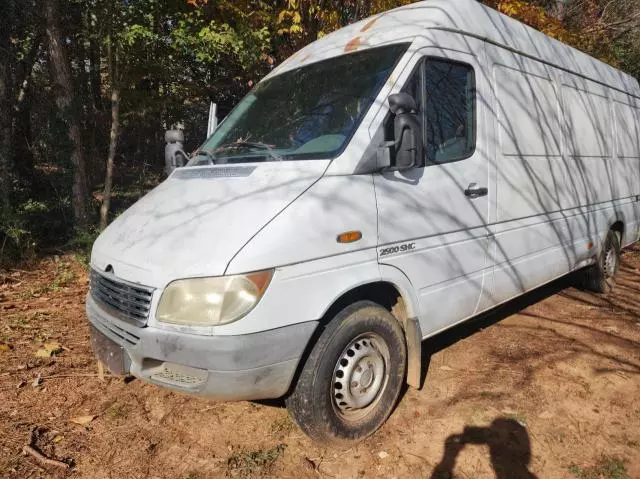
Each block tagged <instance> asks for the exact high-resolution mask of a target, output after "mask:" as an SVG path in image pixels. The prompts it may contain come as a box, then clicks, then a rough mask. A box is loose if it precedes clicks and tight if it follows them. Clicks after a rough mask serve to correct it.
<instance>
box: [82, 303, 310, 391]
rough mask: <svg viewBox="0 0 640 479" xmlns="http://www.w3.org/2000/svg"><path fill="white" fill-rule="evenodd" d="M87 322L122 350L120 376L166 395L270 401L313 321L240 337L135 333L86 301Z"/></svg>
mask: <svg viewBox="0 0 640 479" xmlns="http://www.w3.org/2000/svg"><path fill="white" fill-rule="evenodd" d="M86 308H87V317H88V319H89V322H90V324H91V325H92V326H93V328H95V330H97V333H96V332H95V331H93V332H92V334H94V335H95V334H102V335H104V336H106V337H107V338H108V339H109V340H111V341H113V342H114V343H116V344H117V345H118V346H119V347H121V348H122V350H123V353H124V358H123V365H124V372H127V373H130V374H132V375H133V376H135V377H137V378H140V379H142V380H145V381H148V382H150V383H154V384H157V385H160V386H164V387H168V388H170V389H174V390H178V391H184V392H189V393H195V394H200V395H205V396H209V397H212V398H214V399H220V400H247V399H271V398H277V397H280V396H282V395H283V394H285V393H286V392H287V390H288V389H289V386H290V385H291V380H292V379H293V375H294V374H295V371H296V368H297V366H298V363H299V361H300V358H301V356H302V354H303V352H304V350H305V348H306V347H307V344H308V342H309V340H310V339H311V336H312V334H313V332H314V331H315V329H316V326H317V324H318V323H317V321H309V322H305V323H299V324H294V325H291V326H286V327H282V328H278V329H272V330H269V331H263V332H260V333H254V334H245V335H239V336H200V335H191V334H184V333H179V332H174V331H165V330H163V329H158V328H153V327H144V328H140V327H136V326H133V325H131V324H129V323H126V322H124V321H121V320H119V319H117V318H114V317H113V316H111V315H110V314H109V313H108V312H106V311H105V310H103V309H102V308H101V307H100V306H99V305H98V304H97V303H96V302H95V301H94V300H93V298H92V297H91V296H90V295H89V296H87V304H86Z"/></svg>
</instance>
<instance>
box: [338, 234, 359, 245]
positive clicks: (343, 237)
mask: <svg viewBox="0 0 640 479" xmlns="http://www.w3.org/2000/svg"><path fill="white" fill-rule="evenodd" d="M360 239H362V232H360V231H345V232H344V233H340V234H339V235H338V238H337V240H336V241H338V243H354V242H356V241H358V240H360Z"/></svg>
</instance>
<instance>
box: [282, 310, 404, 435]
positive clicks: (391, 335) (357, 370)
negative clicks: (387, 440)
mask: <svg viewBox="0 0 640 479" xmlns="http://www.w3.org/2000/svg"><path fill="white" fill-rule="evenodd" d="M406 362H407V350H406V344H405V339H404V334H403V332H402V328H401V327H400V325H399V324H398V322H397V321H396V319H395V318H394V317H393V316H392V315H391V314H390V313H389V312H388V311H387V310H386V309H384V308H382V307H380V306H378V305H377V304H375V303H372V302H369V301H359V302H357V303H354V304H353V305H351V306H348V307H347V308H345V309H344V310H342V311H341V312H340V313H338V314H337V315H336V317H335V318H333V320H331V322H329V324H328V325H327V326H326V328H325V330H324V331H323V333H322V334H321V335H320V338H319V339H318V342H317V343H316V344H315V345H314V347H313V349H312V351H311V354H310V355H309V358H308V359H307V361H306V362H305V364H304V366H303V369H302V372H301V374H300V377H299V378H298V381H297V383H296V385H295V387H294V390H293V393H292V394H291V395H290V396H289V397H288V398H287V399H286V404H287V408H288V410H289V413H290V414H291V416H292V417H293V419H294V421H295V422H296V423H297V424H298V425H299V426H300V428H301V429H302V430H303V431H304V432H305V433H306V434H307V435H309V436H310V437H311V438H312V439H314V440H316V441H318V442H323V443H335V442H346V441H355V440H359V439H362V438H364V437H366V436H368V435H370V434H372V433H373V432H375V431H376V430H377V429H378V428H379V427H380V426H381V425H382V424H383V423H384V422H385V421H386V419H387V418H388V417H389V415H390V414H391V411H392V410H393V408H394V406H395V404H396V402H397V400H398V396H399V395H400V390H401V388H402V385H403V384H404V377H405V372H406Z"/></svg>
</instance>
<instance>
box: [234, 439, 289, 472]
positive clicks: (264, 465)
mask: <svg viewBox="0 0 640 479" xmlns="http://www.w3.org/2000/svg"><path fill="white" fill-rule="evenodd" d="M286 447H287V446H286V444H278V445H277V446H274V447H272V448H270V449H258V450H255V451H247V450H246V449H242V450H239V451H236V452H234V453H233V454H232V455H231V456H230V457H229V459H227V476H228V477H241V478H248V477H254V476H263V475H267V474H269V473H270V472H271V470H272V469H273V466H274V464H275V463H276V461H277V460H278V458H279V457H280V456H281V455H282V453H283V452H284V450H285V448H286Z"/></svg>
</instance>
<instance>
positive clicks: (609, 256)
mask: <svg viewBox="0 0 640 479" xmlns="http://www.w3.org/2000/svg"><path fill="white" fill-rule="evenodd" d="M617 268H618V256H617V255H616V250H615V248H613V247H612V246H609V248H608V249H607V252H606V253H605V256H604V274H605V276H606V277H607V278H611V277H612V276H614V275H615V274H616V269H617Z"/></svg>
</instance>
